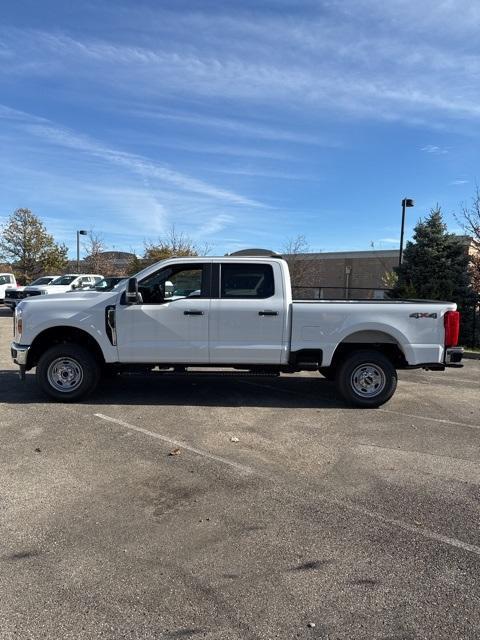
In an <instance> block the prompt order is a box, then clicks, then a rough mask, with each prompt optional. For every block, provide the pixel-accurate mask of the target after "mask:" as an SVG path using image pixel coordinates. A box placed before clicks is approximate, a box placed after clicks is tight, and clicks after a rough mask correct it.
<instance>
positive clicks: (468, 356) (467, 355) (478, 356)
mask: <svg viewBox="0 0 480 640" xmlns="http://www.w3.org/2000/svg"><path fill="white" fill-rule="evenodd" d="M463 357H464V359H465V360H480V353H476V352H475V351H464V352H463Z"/></svg>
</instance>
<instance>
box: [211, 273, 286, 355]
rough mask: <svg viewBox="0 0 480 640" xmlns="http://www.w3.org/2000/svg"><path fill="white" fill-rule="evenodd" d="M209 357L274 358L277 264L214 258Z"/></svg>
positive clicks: (278, 328)
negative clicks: (228, 260)
mask: <svg viewBox="0 0 480 640" xmlns="http://www.w3.org/2000/svg"><path fill="white" fill-rule="evenodd" d="M213 269H214V277H213V282H214V283H215V284H214V291H213V292H212V305H211V320H210V362H211V363H213V364H215V363H218V364H222V363H225V364H280V363H281V358H282V351H283V348H284V340H285V333H286V304H285V297H284V291H283V281H282V274H281V268H280V265H279V264H277V263H273V264H272V263H268V262H261V261H259V262H239V263H234V262H225V263H222V264H214V265H213Z"/></svg>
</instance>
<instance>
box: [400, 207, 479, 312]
mask: <svg viewBox="0 0 480 640" xmlns="http://www.w3.org/2000/svg"><path fill="white" fill-rule="evenodd" d="M468 263H469V259H468V255H467V253H466V251H465V247H464V246H463V245H462V243H461V242H460V241H459V240H458V238H457V236H455V235H454V234H451V233H448V232H447V227H446V225H445V223H444V221H443V217H442V212H441V209H440V207H439V206H438V205H437V207H436V208H435V209H432V210H431V212H430V215H429V216H428V217H427V218H426V220H420V221H419V222H418V223H417V225H416V227H415V230H414V234H413V242H407V246H406V248H405V251H404V254H403V263H402V265H401V267H399V269H398V272H397V273H398V281H397V284H396V286H395V288H394V291H393V295H394V297H404V298H430V299H433V300H451V301H453V302H457V303H458V304H459V305H462V304H463V303H465V302H468V301H469V300H470V299H471V296H472V291H471V288H470V281H469V273H468Z"/></svg>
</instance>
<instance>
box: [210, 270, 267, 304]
mask: <svg viewBox="0 0 480 640" xmlns="http://www.w3.org/2000/svg"><path fill="white" fill-rule="evenodd" d="M220 283H221V286H220V297H221V298H227V299H248V300H251V299H264V298H270V297H272V296H273V295H274V293H275V285H274V278H273V269H272V266H271V265H269V264H254V263H253V264H248V263H245V264H222V267H221V277H220Z"/></svg>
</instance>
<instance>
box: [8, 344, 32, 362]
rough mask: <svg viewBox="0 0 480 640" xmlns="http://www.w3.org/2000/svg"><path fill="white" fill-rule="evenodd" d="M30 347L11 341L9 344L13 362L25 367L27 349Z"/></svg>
mask: <svg viewBox="0 0 480 640" xmlns="http://www.w3.org/2000/svg"><path fill="white" fill-rule="evenodd" d="M29 349H30V347H29V346H28V345H25V344H17V343H16V342H12V344H11V345H10V353H11V355H12V359H13V361H14V362H15V364H18V365H20V366H21V367H25V365H26V364H27V357H28V350H29Z"/></svg>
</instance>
